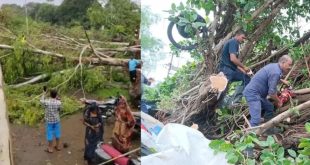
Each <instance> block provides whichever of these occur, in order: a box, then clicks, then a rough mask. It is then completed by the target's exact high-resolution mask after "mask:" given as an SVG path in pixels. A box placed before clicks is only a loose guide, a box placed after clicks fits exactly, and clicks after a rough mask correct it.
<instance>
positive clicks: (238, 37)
mask: <svg viewBox="0 0 310 165" xmlns="http://www.w3.org/2000/svg"><path fill="white" fill-rule="evenodd" d="M245 39H246V34H245V32H244V31H242V30H240V31H237V32H236V34H235V36H234V37H233V38H232V39H230V40H228V41H227V42H226V43H225V44H224V47H223V51H222V55H221V60H220V65H219V71H220V72H223V73H224V74H225V76H226V77H227V79H228V81H229V83H232V82H235V81H242V84H241V85H240V86H239V87H238V88H237V89H236V91H235V93H234V96H233V99H234V100H232V102H233V103H232V104H234V103H238V102H240V100H241V98H242V91H243V89H244V87H245V86H246V85H247V84H248V83H249V81H250V77H249V76H248V75H247V73H248V72H249V71H250V69H249V68H248V67H246V66H245V65H243V64H242V63H241V62H240V60H239V59H238V56H239V44H240V43H242V42H243V41H244V40H245ZM227 89H228V86H227ZM227 89H226V90H227ZM225 94H226V91H225V92H224V93H223V95H225Z"/></svg>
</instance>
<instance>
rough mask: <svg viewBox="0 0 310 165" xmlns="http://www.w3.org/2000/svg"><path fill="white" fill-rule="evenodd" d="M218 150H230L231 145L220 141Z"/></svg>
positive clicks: (231, 148)
mask: <svg viewBox="0 0 310 165" xmlns="http://www.w3.org/2000/svg"><path fill="white" fill-rule="evenodd" d="M220 150H221V151H224V152H227V151H231V150H233V145H232V144H230V143H227V142H225V143H222V145H221V146H220Z"/></svg>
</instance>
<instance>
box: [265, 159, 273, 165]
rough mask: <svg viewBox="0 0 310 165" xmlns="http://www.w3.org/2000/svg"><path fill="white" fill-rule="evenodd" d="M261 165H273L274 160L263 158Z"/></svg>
mask: <svg viewBox="0 0 310 165" xmlns="http://www.w3.org/2000/svg"><path fill="white" fill-rule="evenodd" d="M262 164H263V165H274V164H275V162H273V161H272V160H271V159H265V160H263V163H262Z"/></svg>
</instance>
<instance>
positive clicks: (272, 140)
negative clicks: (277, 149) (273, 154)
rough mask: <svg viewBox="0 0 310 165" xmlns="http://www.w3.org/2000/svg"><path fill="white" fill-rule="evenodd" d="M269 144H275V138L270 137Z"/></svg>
mask: <svg viewBox="0 0 310 165" xmlns="http://www.w3.org/2000/svg"><path fill="white" fill-rule="evenodd" d="M267 142H268V144H269V145H270V146H271V145H272V144H274V143H275V141H274V139H273V137H272V136H268V138H267Z"/></svg>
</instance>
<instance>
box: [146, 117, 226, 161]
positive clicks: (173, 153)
mask: <svg viewBox="0 0 310 165" xmlns="http://www.w3.org/2000/svg"><path fill="white" fill-rule="evenodd" d="M209 143H210V140H208V139H206V138H205V137H204V136H203V134H202V133H201V132H199V131H198V130H195V129H193V128H190V127H187V126H184V125H181V124H173V123H170V124H167V125H165V126H164V127H163V129H162V130H161V132H160V133H159V135H158V136H157V139H156V145H157V146H158V149H159V150H160V152H158V153H155V154H151V155H148V156H144V157H142V158H141V162H142V164H143V165H191V164H195V165H196V164H197V165H226V164H228V163H227V159H226V158H225V154H224V153H218V154H216V155H214V150H212V149H211V148H209Z"/></svg>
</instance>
